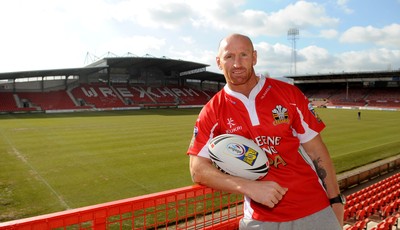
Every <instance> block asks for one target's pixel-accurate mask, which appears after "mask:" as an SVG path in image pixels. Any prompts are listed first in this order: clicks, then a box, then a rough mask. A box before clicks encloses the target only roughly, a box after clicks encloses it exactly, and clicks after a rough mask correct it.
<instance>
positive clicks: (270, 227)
mask: <svg viewBox="0 0 400 230" xmlns="http://www.w3.org/2000/svg"><path fill="white" fill-rule="evenodd" d="M239 229H240V230H247V229H263V230H342V229H343V228H342V227H341V226H340V224H339V221H338V220H337V218H336V215H335V213H334V212H333V210H332V208H331V207H330V206H329V207H327V208H325V209H323V210H321V211H319V212H317V213H314V214H312V215H310V216H306V217H304V218H300V219H298V220H294V221H288V222H262V221H257V220H249V219H244V218H242V219H241V220H240V223H239Z"/></svg>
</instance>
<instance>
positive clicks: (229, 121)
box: [225, 117, 243, 133]
mask: <svg viewBox="0 0 400 230" xmlns="http://www.w3.org/2000/svg"><path fill="white" fill-rule="evenodd" d="M226 120H227V122H226V125H227V126H229V129H227V130H226V131H225V133H235V132H238V131H240V130H242V129H243V127H242V126H241V125H239V126H236V123H235V121H234V120H233V119H232V117H230V118H227V119H226Z"/></svg>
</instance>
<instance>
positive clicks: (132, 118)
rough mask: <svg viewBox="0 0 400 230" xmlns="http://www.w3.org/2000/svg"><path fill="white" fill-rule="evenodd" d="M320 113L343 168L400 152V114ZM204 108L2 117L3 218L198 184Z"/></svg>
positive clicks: (329, 143) (334, 154) (340, 169)
mask: <svg viewBox="0 0 400 230" xmlns="http://www.w3.org/2000/svg"><path fill="white" fill-rule="evenodd" d="M317 111H318V113H319V115H320V117H321V118H322V119H323V120H324V122H325V123H326V125H327V128H326V129H325V130H324V131H323V133H322V135H323V137H324V140H325V142H326V144H327V146H328V149H329V150H330V153H331V155H332V158H333V160H334V163H335V167H336V169H337V172H343V171H346V170H349V169H352V168H355V167H358V166H361V165H365V164H367V163H369V162H373V161H376V160H379V159H382V158H386V157H389V156H393V155H397V154H399V152H400V139H399V133H400V125H399V124H400V112H389V111H362V119H361V120H358V119H357V111H356V110H331V109H319V110H317ZM198 112H199V109H182V110H174V109H163V110H140V111H121V112H97V113H74V114H18V115H0V124H1V125H0V222H2V221H7V220H12V219H19V218H24V217H29V216H35V215H39V214H45V213H50V212H55V211H61V210H65V209H70V208H77V207H82V206H87V205H92V204H98V203H103V202H108V201H113V200H118V199H123V198H128V197H133V196H138V195H143V194H148V193H153V192H159V191H163V190H168V189H173V188H179V187H183V186H187V185H190V184H192V182H191V180H190V175H189V171H188V157H187V156H186V155H185V152H186V150H187V147H188V145H189V141H190V139H191V136H192V130H193V125H194V122H195V120H196V117H197V114H198Z"/></svg>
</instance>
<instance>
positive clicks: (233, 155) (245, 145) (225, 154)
mask: <svg viewBox="0 0 400 230" xmlns="http://www.w3.org/2000/svg"><path fill="white" fill-rule="evenodd" d="M208 152H209V155H210V159H211V161H212V163H213V165H214V166H215V167H217V168H218V169H219V170H221V171H222V172H224V173H227V174H229V175H232V176H238V177H242V178H246V179H249V180H259V179H262V178H263V177H264V176H265V175H267V173H268V169H269V162H268V158H267V155H266V154H265V152H264V151H263V150H262V149H261V148H260V147H259V146H258V145H257V144H256V143H254V141H253V140H251V139H247V138H245V137H243V136H239V135H236V134H222V135H219V136H217V137H215V138H213V139H212V140H211V141H210V143H209V145H208Z"/></svg>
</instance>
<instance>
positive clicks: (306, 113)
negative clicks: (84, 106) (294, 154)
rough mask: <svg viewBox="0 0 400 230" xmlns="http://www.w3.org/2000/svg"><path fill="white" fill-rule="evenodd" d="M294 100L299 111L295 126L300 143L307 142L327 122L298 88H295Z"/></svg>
mask: <svg viewBox="0 0 400 230" xmlns="http://www.w3.org/2000/svg"><path fill="white" fill-rule="evenodd" d="M294 100H295V103H294V104H295V105H296V108H295V109H296V111H297V115H298V116H297V119H296V121H295V122H294V124H293V128H294V129H295V131H296V133H297V137H298V138H299V140H300V143H306V142H308V141H310V140H311V139H313V138H314V137H315V136H317V135H318V134H319V133H320V132H321V131H322V130H323V129H324V128H325V124H324V122H323V121H322V120H321V119H320V117H319V116H318V114H317V112H316V111H315V110H314V108H313V106H312V104H311V103H310V102H309V100H308V98H307V97H306V96H305V95H304V94H303V93H302V92H301V91H300V90H299V89H298V88H297V87H295V88H294Z"/></svg>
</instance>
